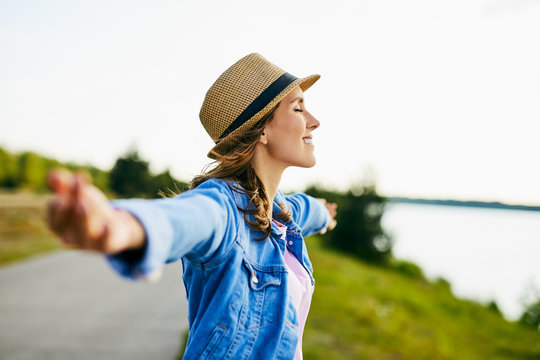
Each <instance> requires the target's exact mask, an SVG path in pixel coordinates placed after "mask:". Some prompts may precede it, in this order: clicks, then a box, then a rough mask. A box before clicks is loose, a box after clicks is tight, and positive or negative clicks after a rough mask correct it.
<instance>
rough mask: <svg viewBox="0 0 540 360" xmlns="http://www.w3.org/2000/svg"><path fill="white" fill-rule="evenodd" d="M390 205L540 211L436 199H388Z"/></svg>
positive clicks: (538, 207)
mask: <svg viewBox="0 0 540 360" xmlns="http://www.w3.org/2000/svg"><path fill="white" fill-rule="evenodd" d="M386 200H387V201H388V203H404V204H423V205H444V206H462V207H475V208H488V209H506V210H523V211H540V206H532V205H511V204H504V203H501V202H498V201H492V202H486V201H461V200H434V199H417V198H405V197H388V198H386Z"/></svg>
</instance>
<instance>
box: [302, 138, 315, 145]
mask: <svg viewBox="0 0 540 360" xmlns="http://www.w3.org/2000/svg"><path fill="white" fill-rule="evenodd" d="M302 141H303V142H304V144H308V145H313V139H312V138H303V139H302Z"/></svg>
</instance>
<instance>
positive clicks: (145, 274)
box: [106, 199, 173, 281]
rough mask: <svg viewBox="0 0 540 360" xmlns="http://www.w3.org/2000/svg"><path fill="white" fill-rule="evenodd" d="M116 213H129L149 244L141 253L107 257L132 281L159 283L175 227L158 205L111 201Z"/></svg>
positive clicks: (148, 201)
mask: <svg viewBox="0 0 540 360" xmlns="http://www.w3.org/2000/svg"><path fill="white" fill-rule="evenodd" d="M111 205H112V206H113V207H115V208H117V209H121V210H125V211H128V212H130V213H131V214H132V215H133V216H135V218H136V219H137V220H138V221H139V222H140V223H141V225H142V226H143V228H144V232H145V234H146V244H145V246H144V248H143V249H141V250H136V251H133V250H127V251H123V252H120V253H118V254H114V255H108V256H107V257H106V259H107V261H108V262H109V264H110V265H111V266H112V268H113V269H114V270H115V271H116V272H117V273H118V274H120V275H121V276H123V277H125V278H128V279H131V280H137V279H146V280H150V281H153V280H156V279H157V278H159V275H160V274H161V270H162V268H163V265H164V264H165V262H166V261H167V258H168V256H169V253H170V250H171V246H172V234H173V231H172V226H171V224H170V222H169V219H168V217H167V215H166V214H165V212H164V211H163V210H162V209H161V208H160V207H159V206H158V205H157V204H156V201H152V200H142V199H129V200H116V201H111Z"/></svg>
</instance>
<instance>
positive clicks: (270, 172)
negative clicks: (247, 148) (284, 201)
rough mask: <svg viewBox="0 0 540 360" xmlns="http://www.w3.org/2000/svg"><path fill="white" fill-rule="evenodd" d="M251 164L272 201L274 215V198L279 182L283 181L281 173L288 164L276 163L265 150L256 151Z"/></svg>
mask: <svg viewBox="0 0 540 360" xmlns="http://www.w3.org/2000/svg"><path fill="white" fill-rule="evenodd" d="M251 166H252V167H253V170H255V173H256V174H257V176H258V177H259V179H260V180H261V181H262V183H263V185H264V189H265V191H266V196H267V197H268V202H269V203H270V209H268V210H269V212H268V213H269V215H270V216H272V207H273V203H274V198H275V197H276V193H277V190H278V188H279V183H280V182H281V175H282V174H283V171H285V169H286V166H283V165H280V164H277V163H275V162H274V161H272V160H270V159H269V158H268V157H267V156H265V154H264V152H260V151H259V152H255V155H254V156H253V159H252V160H251Z"/></svg>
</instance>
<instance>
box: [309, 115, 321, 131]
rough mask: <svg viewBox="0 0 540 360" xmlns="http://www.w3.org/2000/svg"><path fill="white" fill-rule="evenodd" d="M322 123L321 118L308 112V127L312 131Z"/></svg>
mask: <svg viewBox="0 0 540 360" xmlns="http://www.w3.org/2000/svg"><path fill="white" fill-rule="evenodd" d="M320 125H321V123H320V122H319V120H317V119H316V118H315V117H314V116H313V115H311V113H308V116H307V119H306V128H308V129H310V130H311V131H313V130H315V129H316V128H318V127H319V126H320Z"/></svg>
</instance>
